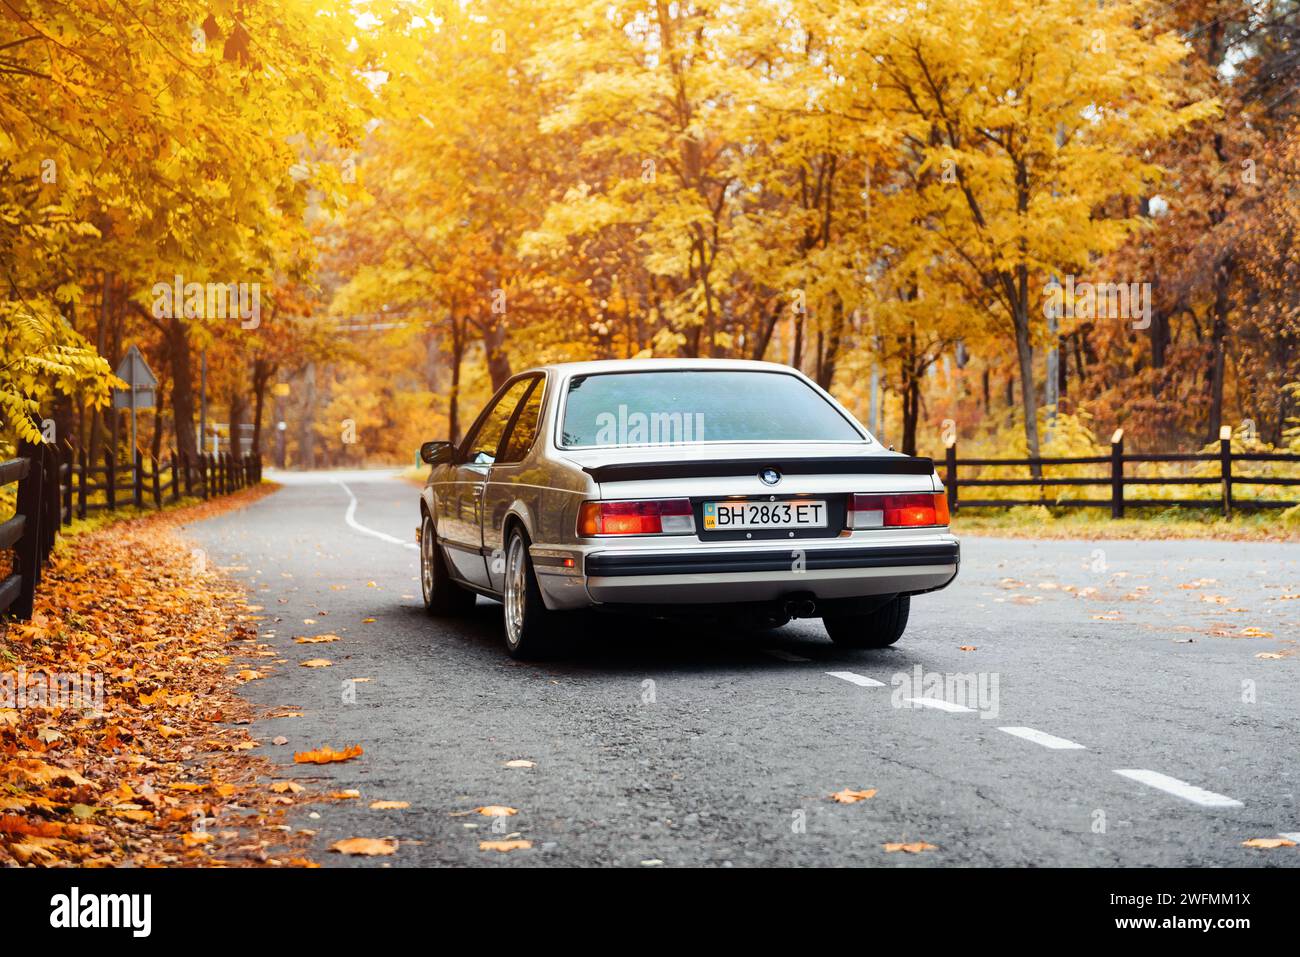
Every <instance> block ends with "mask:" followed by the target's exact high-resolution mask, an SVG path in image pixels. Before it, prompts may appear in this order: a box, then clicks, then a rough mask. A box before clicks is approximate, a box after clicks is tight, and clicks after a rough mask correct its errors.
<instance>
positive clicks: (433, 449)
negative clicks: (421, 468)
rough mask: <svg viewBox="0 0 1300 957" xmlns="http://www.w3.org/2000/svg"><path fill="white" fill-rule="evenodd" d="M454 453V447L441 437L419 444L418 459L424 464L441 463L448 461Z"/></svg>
mask: <svg viewBox="0 0 1300 957" xmlns="http://www.w3.org/2000/svg"><path fill="white" fill-rule="evenodd" d="M455 454H456V447H455V446H454V445H452V444H451V443H450V442H447V441H444V440H441V439H439V440H437V441H434V442H425V443H424V444H422V445H421V446H420V461H421V462H424V463H425V464H426V465H442V464H444V463H446V462H450V461H451V460H452V458H453V457H454V456H455Z"/></svg>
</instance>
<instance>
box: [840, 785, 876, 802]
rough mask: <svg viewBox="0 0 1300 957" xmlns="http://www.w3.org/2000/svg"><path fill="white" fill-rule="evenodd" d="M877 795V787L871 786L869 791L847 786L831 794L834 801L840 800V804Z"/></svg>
mask: <svg viewBox="0 0 1300 957" xmlns="http://www.w3.org/2000/svg"><path fill="white" fill-rule="evenodd" d="M875 796H876V789H875V788H871V789H870V790H867V791H854V790H853V789H852V788H845V789H844V790H842V791H836V792H835V793H834V794H832V795H831V800H832V801H838V802H839V803H840V804H856V803H858V802H859V801H865V800H867V799H868V798H873V797H875Z"/></svg>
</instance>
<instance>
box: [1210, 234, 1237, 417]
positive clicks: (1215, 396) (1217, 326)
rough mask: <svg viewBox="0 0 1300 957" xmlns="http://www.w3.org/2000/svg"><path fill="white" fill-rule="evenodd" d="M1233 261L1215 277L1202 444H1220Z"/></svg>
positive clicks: (1219, 270) (1223, 266) (1224, 264)
mask: <svg viewBox="0 0 1300 957" xmlns="http://www.w3.org/2000/svg"><path fill="white" fill-rule="evenodd" d="M1231 270H1232V260H1231V258H1229V259H1228V260H1227V261H1226V262H1224V263H1223V265H1222V266H1220V267H1219V269H1218V271H1217V272H1216V273H1215V276H1214V321H1213V325H1212V326H1211V327H1210V376H1209V378H1210V411H1209V417H1208V419H1207V421H1206V423H1205V441H1206V442H1207V443H1210V442H1217V441H1218V440H1219V428H1220V427H1221V426H1222V425H1223V380H1224V345H1225V340H1226V339H1227V335H1228V311H1229V309H1230V308H1231V307H1230V303H1229V301H1228V276H1229V275H1230V274H1231Z"/></svg>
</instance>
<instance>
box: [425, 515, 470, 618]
mask: <svg viewBox="0 0 1300 957" xmlns="http://www.w3.org/2000/svg"><path fill="white" fill-rule="evenodd" d="M420 590H421V591H422V592H423V593H424V610H425V611H427V612H428V613H429V614H430V615H434V616H435V617H438V618H449V617H452V616H455V615H464V614H467V613H468V612H469V611H470V610H471V609H473V607H474V602H475V600H476V598H477V596H476V595H475V594H474V593H473V592H472V591H469V590H468V589H466V588H464V587H462V586H461V585H458V584H457V583H456V582H454V581H453V580H452V578H451V572H450V570H449V569H448V568H447V557H446V556H445V555H444V554H443V553H442V548H441V547H439V545H438V533H437V532H436V531H434V528H433V519H432V518H430V517H429V514H428V513H427V512H426V513H425V515H424V520H423V522H422V523H421V525H420Z"/></svg>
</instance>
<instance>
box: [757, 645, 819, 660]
mask: <svg viewBox="0 0 1300 957" xmlns="http://www.w3.org/2000/svg"><path fill="white" fill-rule="evenodd" d="M763 654H765V655H771V656H772V657H773V658H780V659H781V660H782V661H811V660H812V659H811V658H801V657H799V655H792V654H790V652H788V651H785V650H783V649H781V648H764V649H763Z"/></svg>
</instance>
